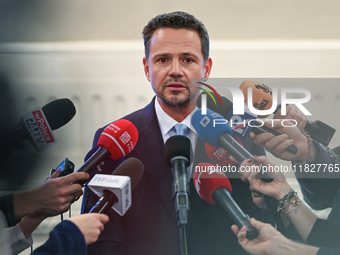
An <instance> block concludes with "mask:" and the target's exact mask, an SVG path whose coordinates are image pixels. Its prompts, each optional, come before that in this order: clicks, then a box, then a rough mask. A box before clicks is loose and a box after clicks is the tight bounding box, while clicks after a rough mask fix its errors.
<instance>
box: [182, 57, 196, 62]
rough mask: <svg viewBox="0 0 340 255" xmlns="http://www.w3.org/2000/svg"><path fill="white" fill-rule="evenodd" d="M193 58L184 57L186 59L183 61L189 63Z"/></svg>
mask: <svg viewBox="0 0 340 255" xmlns="http://www.w3.org/2000/svg"><path fill="white" fill-rule="evenodd" d="M193 61H194V60H193V59H192V58H186V59H184V62H186V63H191V62H193Z"/></svg>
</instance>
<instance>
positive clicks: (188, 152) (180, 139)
mask: <svg viewBox="0 0 340 255" xmlns="http://www.w3.org/2000/svg"><path fill="white" fill-rule="evenodd" d="M164 152H165V153H164V154H165V161H166V163H167V164H168V165H169V166H170V167H171V166H172V165H171V160H172V159H173V158H174V157H177V156H183V157H185V158H186V159H187V160H188V163H187V167H188V166H189V165H190V164H191V161H192V149H191V146H190V140H189V138H188V137H186V136H182V135H174V136H171V137H170V138H169V139H168V140H167V141H166V143H165V147H164Z"/></svg>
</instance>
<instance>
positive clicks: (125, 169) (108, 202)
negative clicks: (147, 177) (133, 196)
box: [89, 158, 144, 214]
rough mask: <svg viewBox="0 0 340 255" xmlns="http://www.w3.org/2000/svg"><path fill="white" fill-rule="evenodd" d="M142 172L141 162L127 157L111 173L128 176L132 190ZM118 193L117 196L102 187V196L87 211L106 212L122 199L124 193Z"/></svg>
mask: <svg viewBox="0 0 340 255" xmlns="http://www.w3.org/2000/svg"><path fill="white" fill-rule="evenodd" d="M143 172H144V166H143V163H142V162H141V161H140V160H138V159H136V158H128V159H127V160H125V161H124V162H123V163H121V164H120V165H119V166H118V167H117V168H116V169H115V170H114V171H113V172H112V175H120V176H129V177H130V179H131V190H133V189H134V188H135V187H136V186H137V184H138V183H139V181H140V179H141V177H142V175H143ZM116 194H120V195H119V198H118V197H117V196H116V195H115V193H114V191H113V190H110V189H109V188H108V189H104V190H103V196H102V197H101V198H100V199H99V200H98V202H97V203H96V204H95V205H94V206H93V207H92V209H91V210H90V211H89V213H105V214H107V213H108V212H109V210H110V209H111V207H112V206H113V205H114V204H116V203H118V202H119V201H122V200H123V199H124V197H125V196H126V194H123V193H119V192H118V193H116Z"/></svg>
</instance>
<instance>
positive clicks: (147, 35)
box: [142, 11, 209, 62]
mask: <svg viewBox="0 0 340 255" xmlns="http://www.w3.org/2000/svg"><path fill="white" fill-rule="evenodd" d="M159 28H175V29H181V28H185V29H189V30H194V31H196V32H197V33H198V35H199V37H200V39H201V50H202V55H203V58H204V62H205V61H207V59H208V57H209V35H208V31H207V29H206V28H205V26H204V25H203V23H202V22H201V21H199V20H198V19H196V18H195V17H194V16H193V15H191V14H189V13H186V12H181V11H177V12H171V13H164V14H160V15H158V16H156V17H154V18H153V19H151V20H150V21H149V23H148V24H147V25H146V26H145V27H144V29H143V33H142V34H143V38H144V51H145V57H146V58H147V59H148V58H149V51H150V41H151V38H152V35H153V33H154V32H155V31H156V30H157V29H159Z"/></svg>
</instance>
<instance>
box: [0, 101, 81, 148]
mask: <svg viewBox="0 0 340 255" xmlns="http://www.w3.org/2000/svg"><path fill="white" fill-rule="evenodd" d="M75 114H76V108H75V107H74V105H73V103H72V101H71V100H69V99H67V98H62V99H56V100H54V101H52V102H50V103H48V104H46V105H45V106H43V107H42V108H41V107H37V108H35V109H33V110H32V111H30V112H28V113H26V114H24V115H23V116H22V117H21V120H20V123H19V125H20V126H19V127H18V128H17V129H16V130H15V131H14V132H12V133H11V134H9V135H6V137H4V141H3V142H2V151H4V154H6V153H5V151H8V150H9V149H13V148H18V147H20V144H21V143H22V142H23V141H25V140H26V139H29V141H30V142H31V143H32V145H33V146H34V147H35V148H36V149H37V150H38V151H42V150H44V149H46V148H47V147H49V146H51V145H53V144H54V143H56V139H55V137H54V135H53V133H52V130H55V129H58V128H60V127H62V126H64V125H65V124H66V123H68V122H69V121H70V120H71V119H72V118H73V116H74V115H75Z"/></svg>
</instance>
